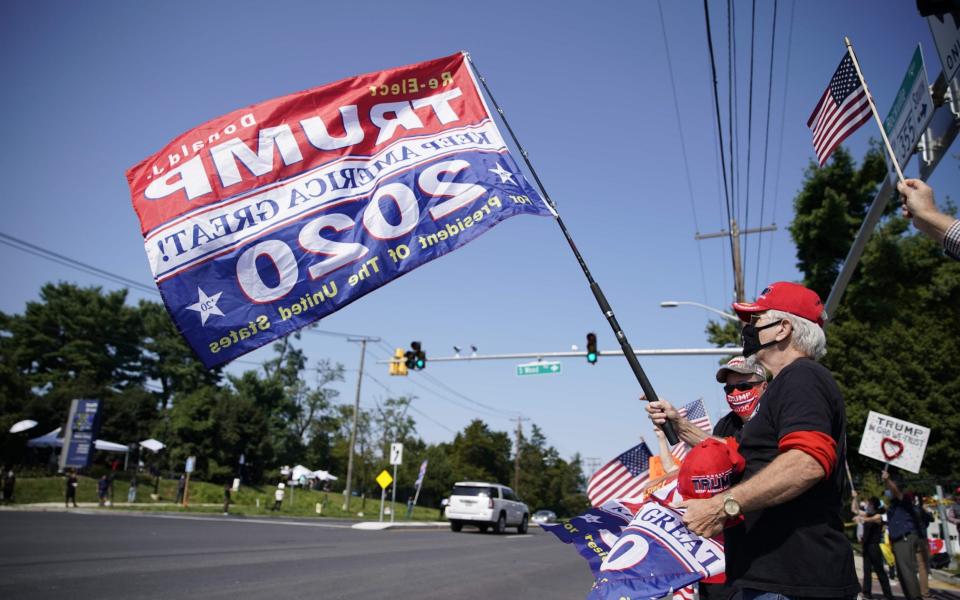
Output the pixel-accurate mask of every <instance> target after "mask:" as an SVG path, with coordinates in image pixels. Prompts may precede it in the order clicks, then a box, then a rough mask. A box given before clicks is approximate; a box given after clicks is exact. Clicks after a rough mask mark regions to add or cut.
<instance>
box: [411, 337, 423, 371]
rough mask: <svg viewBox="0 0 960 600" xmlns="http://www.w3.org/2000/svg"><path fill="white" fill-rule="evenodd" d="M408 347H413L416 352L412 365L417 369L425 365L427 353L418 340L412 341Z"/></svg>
mask: <svg viewBox="0 0 960 600" xmlns="http://www.w3.org/2000/svg"><path fill="white" fill-rule="evenodd" d="M410 347H411V348H413V350H414V352H416V360H415V361H414V366H416V368H417V370H420V369H423V368H424V367H426V366H427V353H426V352H424V351H423V349H422V348H421V347H420V342H413V343H411V344H410Z"/></svg>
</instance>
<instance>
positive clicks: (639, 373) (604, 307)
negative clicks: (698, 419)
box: [464, 52, 680, 444]
mask: <svg viewBox="0 0 960 600" xmlns="http://www.w3.org/2000/svg"><path fill="white" fill-rule="evenodd" d="M464 55H465V56H466V58H467V62H469V63H470V67H471V68H472V69H473V70H474V72H476V74H477V78H478V79H479V80H480V83H481V85H483V89H484V91H486V93H487V96H489V97H490V101H491V102H492V103H493V107H494V108H496V109H497V113H499V115H500V119H501V120H502V121H503V124H504V125H506V127H507V131H508V132H509V133H510V138H511V139H513V143H514V144H516V145H517V149H518V150H520V155H521V156H523V161H524V162H525V163H526V165H527V169H529V170H530V174H531V175H533V178H534V180H535V181H536V182H537V186H538V187H539V188H540V191H541V193H543V198H544V200H546V202H547V205H548V206H549V207H550V209H551V210H552V211H553V214H554V215H555V216H556V218H557V225H559V226H560V231H562V232H563V237H565V238H566V239H567V244H569V245H570V250H572V251H573V255H574V256H575V257H576V258H577V262H578V263H580V268H581V269H582V270H583V275H584V276H585V277H586V278H587V283H589V284H590V291H591V292H593V297H594V298H596V299H597V304H598V305H599V306H600V311H601V312H603V316H605V317H606V318H607V323H609V324H610V328H611V329H613V334H614V336H616V338H617V341H618V342H620V348H621V349H622V350H623V356H624V357H625V358H626V359H627V362H628V363H630V368H631V369H632V370H633V374H634V376H636V378H637V381H638V382H639V383H640V387H641V388H642V389H643V393H644V395H645V396H646V398H647V401H648V402H656V401H657V400H659V397H658V396H657V392H656V391H654V389H653V385H651V384H650V380H649V379H647V374H646V373H644V372H643V367H641V366H640V361H639V360H637V355H636V354H634V351H633V346H631V345H630V342H629V341H627V336H626V334H625V333H623V329H622V328H621V327H620V323H618V322H617V317H616V315H614V314H613V309H612V308H611V307H610V303H609V302H607V298H606V296H604V295H603V290H601V289H600V284H598V283H597V282H596V280H594V278H593V275H591V274H590V269H588V268H587V263H586V261H584V260H583V255H581V254H580V251H579V250H577V245H576V244H575V243H574V242H573V238H572V237H571V236H570V232H569V231H568V230H567V227H566V225H564V224H563V219H561V218H560V213H559V212H558V211H557V206H556V204H554V202H553V200H552V199H551V198H550V195H549V194H547V190H546V188H544V187H543V182H542V181H540V176H539V175H537V171H536V169H534V168H533V165H532V164H531V163H530V159H529V157H528V156H527V151H526V150H524V149H523V146H522V145H521V144H520V140H518V139H517V136H516V134H515V133H513V128H512V127H510V123H509V122H508V121H507V118H506V116H504V114H503V109H502V108H500V105H499V104H497V100H496V98H494V97H493V92H491V91H490V86H488V85H487V80H486V79H484V77H483V75H481V74H480V71H479V70H478V69H477V65H476V64H474V62H473V58H472V57H471V56H470V54H469V53H468V52H464ZM661 429H663V433H664V434H665V435H666V436H667V441H668V442H670V443H671V444H677V443H679V442H680V438H678V437H677V433H676V431H674V430H673V424H672V423H670V421H669V420H668V421H667V422H665V423H664V424H663V427H662V428H661Z"/></svg>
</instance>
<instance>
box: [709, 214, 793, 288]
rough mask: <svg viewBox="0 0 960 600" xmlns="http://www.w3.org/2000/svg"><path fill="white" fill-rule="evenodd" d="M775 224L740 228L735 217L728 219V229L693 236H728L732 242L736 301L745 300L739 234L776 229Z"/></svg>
mask: <svg viewBox="0 0 960 600" xmlns="http://www.w3.org/2000/svg"><path fill="white" fill-rule="evenodd" d="M776 230H777V225H776V224H773V225H768V226H767V227H754V228H751V229H740V226H739V225H737V220H736V219H730V231H727V230H726V229H722V230H720V231H718V232H717V233H704V234H700V233H697V234H696V235H695V236H693V239H695V240H698V241H699V240H706V239H710V238H719V237H729V238H730V239H731V241H732V242H733V289H734V294H735V295H736V301H737V302H743V301H744V300H745V292H744V287H745V286H744V282H743V257H742V256H740V236H741V235H747V234H750V233H763V232H765V231H776Z"/></svg>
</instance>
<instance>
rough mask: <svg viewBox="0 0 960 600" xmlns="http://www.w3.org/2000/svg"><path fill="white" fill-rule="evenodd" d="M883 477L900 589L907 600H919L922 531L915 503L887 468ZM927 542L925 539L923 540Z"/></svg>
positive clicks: (891, 541) (888, 522) (888, 524)
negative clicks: (919, 558)
mask: <svg viewBox="0 0 960 600" xmlns="http://www.w3.org/2000/svg"><path fill="white" fill-rule="evenodd" d="M881 478H882V479H883V482H884V484H885V485H886V486H887V489H886V491H885V492H884V495H885V496H886V497H887V503H888V508H887V526H888V528H889V530H890V543H891V544H892V545H893V556H894V558H895V560H896V563H897V577H899V579H900V587H901V588H902V589H903V595H904V596H905V597H906V599H907V600H919V599H920V597H921V592H920V579H919V565H918V564H917V554H918V553H919V552H920V551H921V550H920V530H919V527H918V524H917V515H916V513H915V512H914V509H913V502H912V501H911V499H908V498H905V497H904V494H903V492H902V491H901V490H900V486H899V485H897V483H896V482H895V481H894V480H893V478H892V477H890V474H889V473H888V472H887V470H886V469H884V471H883V474H882V475H881ZM925 542H926V539H924V543H925Z"/></svg>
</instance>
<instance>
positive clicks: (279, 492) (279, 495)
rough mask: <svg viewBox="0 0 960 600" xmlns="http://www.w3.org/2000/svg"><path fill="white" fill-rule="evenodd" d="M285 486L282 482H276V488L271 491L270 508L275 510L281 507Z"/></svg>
mask: <svg viewBox="0 0 960 600" xmlns="http://www.w3.org/2000/svg"><path fill="white" fill-rule="evenodd" d="M285 487H287V486H285V485H283V482H280V483H278V484H277V489H276V490H275V491H274V492H273V507H272V508H271V509H270V510H272V511H277V510H280V508H281V507H282V505H283V495H284V488H285Z"/></svg>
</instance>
